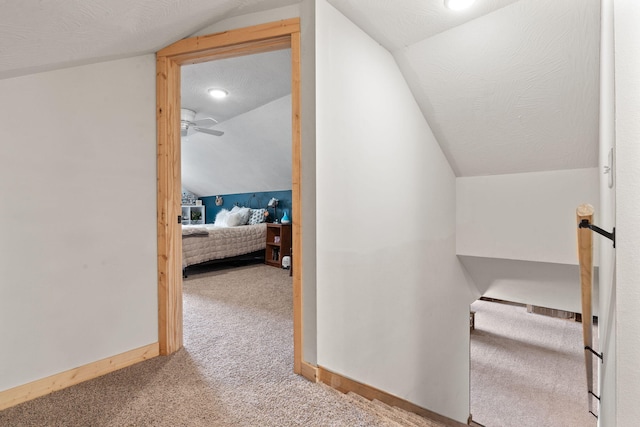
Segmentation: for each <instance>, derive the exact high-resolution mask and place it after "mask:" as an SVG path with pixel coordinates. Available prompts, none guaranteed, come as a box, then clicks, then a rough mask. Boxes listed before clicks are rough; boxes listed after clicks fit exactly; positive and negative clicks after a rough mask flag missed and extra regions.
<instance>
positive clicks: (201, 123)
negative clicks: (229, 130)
mask: <svg viewBox="0 0 640 427" xmlns="http://www.w3.org/2000/svg"><path fill="white" fill-rule="evenodd" d="M216 123H218V121H217V120H216V119H213V118H211V117H204V118H202V119H198V120H194V121H193V124H194V125H195V126H198V127H205V128H210V127H211V126H213V125H215V124H216Z"/></svg>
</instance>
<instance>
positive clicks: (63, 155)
mask: <svg viewBox="0 0 640 427" xmlns="http://www.w3.org/2000/svg"><path fill="white" fill-rule="evenodd" d="M0 93H1V94H2V96H1V97H0V141H1V144H2V156H0V193H1V194H3V199H4V201H3V203H2V204H1V205H0V235H2V239H1V240H0V241H1V243H0V245H1V246H0V251H1V254H2V256H1V257H0V277H1V278H2V280H1V281H0V342H1V343H2V345H1V346H0V390H5V389H9V388H12V387H14V386H17V385H21V384H24V383H27V382H30V381H33V380H36V379H40V378H43V377H46V376H49V375H52V374H56V373H59V372H62V371H65V370H68V369H71V368H74V367H77V366H80V365H84V364H87V363H90V362H93V361H96V360H99V359H103V358H106V357H109V356H112V355H115V354H119V353H122V352H125V351H128V350H132V349H135V348H138V347H141V346H144V345H147V344H150V343H154V342H156V341H157V339H158V336H157V335H158V334H157V330H158V315H157V266H156V254H157V243H156V241H157V238H156V156H155V145H156V142H155V58H154V55H146V56H141V57H136V58H130V59H124V60H118V61H111V62H105V63H100V64H94V65H87V66H82V67H75V68H69V69H63V70H58V71H52V72H46V73H42V74H33V75H28V76H23V77H17V78H11V79H6V80H0Z"/></svg>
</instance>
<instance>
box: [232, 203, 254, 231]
mask: <svg viewBox="0 0 640 427" xmlns="http://www.w3.org/2000/svg"><path fill="white" fill-rule="evenodd" d="M234 209H235V208H234ZM234 209H232V210H231V212H230V213H229V216H228V217H227V225H228V226H229V227H237V226H239V225H246V224H247V221H249V215H250V214H251V212H250V209H249V208H238V209H237V210H234Z"/></svg>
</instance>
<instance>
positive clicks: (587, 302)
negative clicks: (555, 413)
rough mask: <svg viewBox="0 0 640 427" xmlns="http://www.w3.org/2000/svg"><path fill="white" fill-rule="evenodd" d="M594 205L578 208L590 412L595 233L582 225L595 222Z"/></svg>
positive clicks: (591, 408)
mask: <svg viewBox="0 0 640 427" xmlns="http://www.w3.org/2000/svg"><path fill="white" fill-rule="evenodd" d="M593 213H594V209H593V206H591V205H588V204H584V205H580V206H578V208H577V209H576V217H577V223H578V261H579V263H580V287H581V290H582V339H583V342H584V360H585V368H586V374H587V391H588V393H589V412H591V413H592V414H593V415H596V414H595V413H594V412H593V406H592V397H596V398H597V396H596V395H595V394H594V392H593V355H594V351H593V336H592V333H593V311H592V307H591V305H592V294H593V233H592V232H591V230H590V229H589V228H582V227H580V223H581V222H583V221H584V220H587V221H589V224H591V223H592V222H593Z"/></svg>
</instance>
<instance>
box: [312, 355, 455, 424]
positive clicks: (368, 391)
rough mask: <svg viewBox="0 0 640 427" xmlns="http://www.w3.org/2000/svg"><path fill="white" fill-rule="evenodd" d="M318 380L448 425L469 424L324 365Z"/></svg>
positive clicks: (345, 391) (342, 390) (346, 391)
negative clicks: (363, 382)
mask: <svg viewBox="0 0 640 427" xmlns="http://www.w3.org/2000/svg"><path fill="white" fill-rule="evenodd" d="M317 369H318V381H319V382H323V383H325V384H327V385H328V386H330V387H333V388H335V389H336V390H338V391H341V392H342V393H349V392H353V393H356V394H359V395H360V396H362V397H365V398H367V399H369V400H373V399H376V400H379V401H381V402H383V403H386V404H387V405H390V406H397V407H398V408H400V409H404V410H405V411H409V412H413V413H414V414H418V415H420V416H422V417H425V418H429V419H431V420H434V421H438V422H440V423H442V424H444V425H446V426H448V427H463V426H467V424H463V423H460V422H458V421H456V420H452V419H451V418H448V417H445V416H443V415H440V414H437V413H435V412H432V411H430V410H428V409H425V408H422V407H420V406H418V405H415V404H413V403H411V402H409V401H407V400H404V399H402V398H400V397H397V396H394V395H392V394H389V393H387V392H385V391H382V390H379V389H377V388H375V387H371V386H369V385H366V384H362V383H359V382H357V381H354V380H352V379H349V378H346V377H343V376H342V375H339V374H336V373H334V372H331V371H329V370H327V369H325V368H323V367H322V366H318V368H317Z"/></svg>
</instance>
